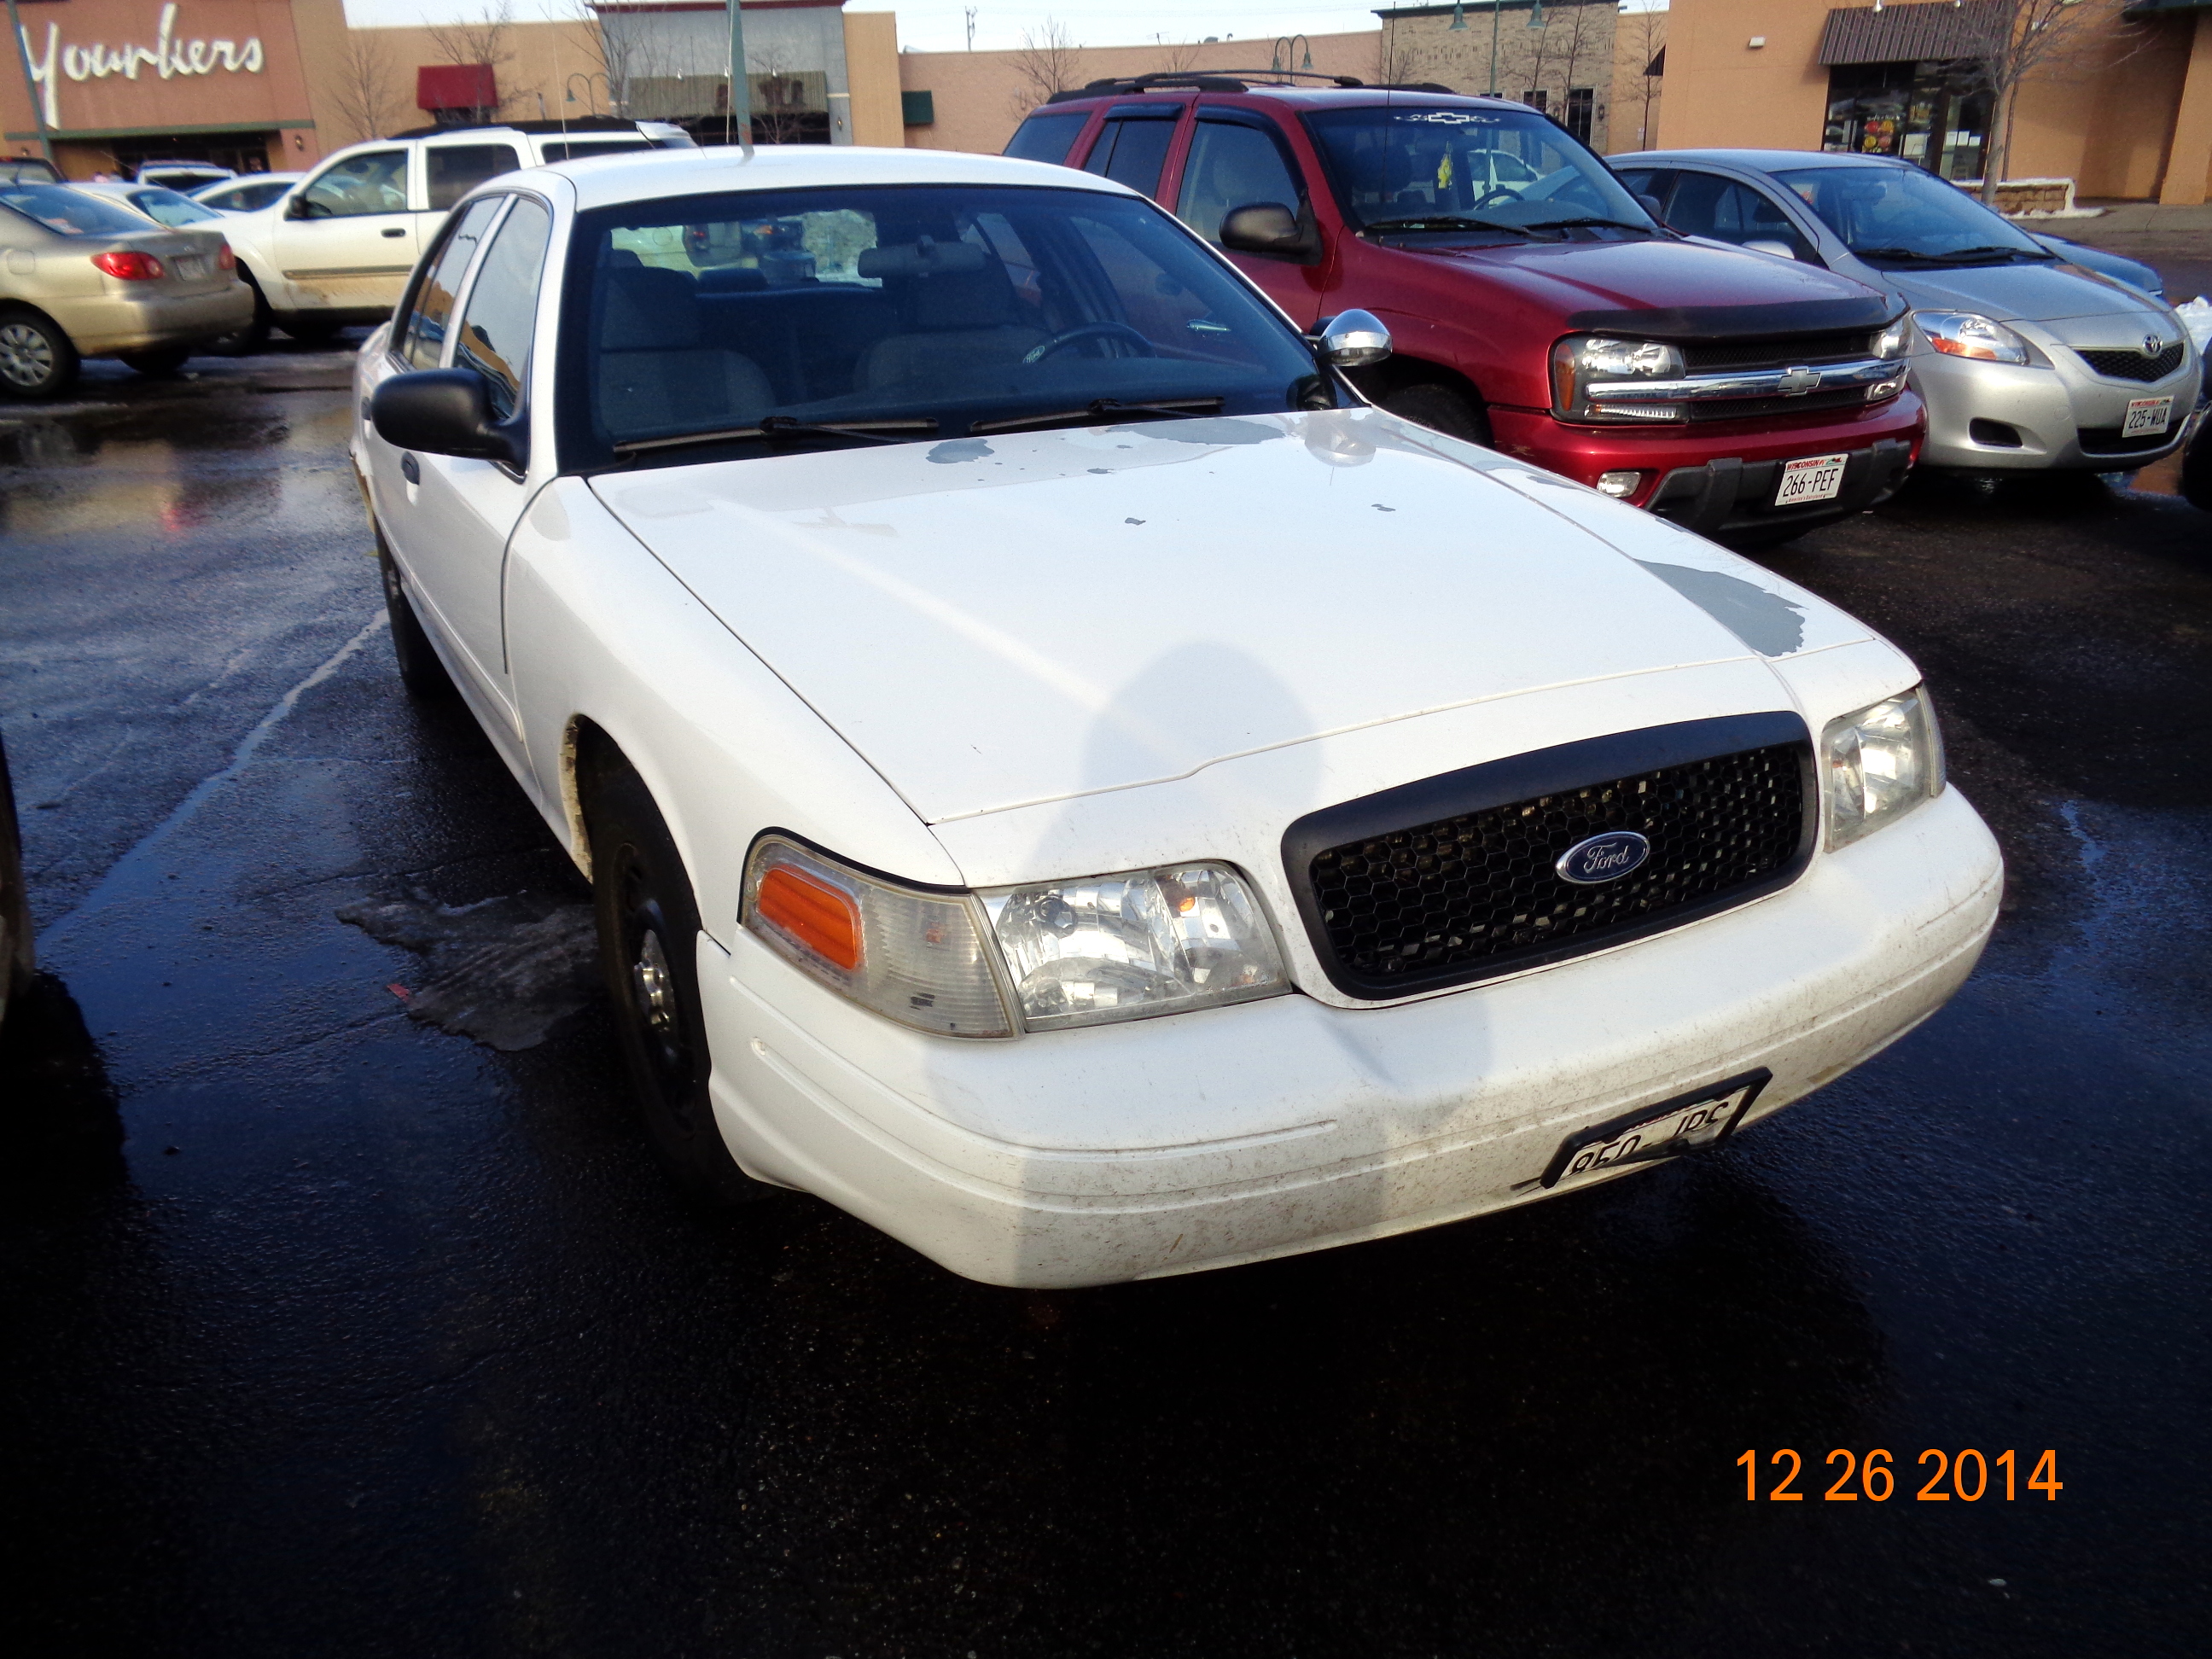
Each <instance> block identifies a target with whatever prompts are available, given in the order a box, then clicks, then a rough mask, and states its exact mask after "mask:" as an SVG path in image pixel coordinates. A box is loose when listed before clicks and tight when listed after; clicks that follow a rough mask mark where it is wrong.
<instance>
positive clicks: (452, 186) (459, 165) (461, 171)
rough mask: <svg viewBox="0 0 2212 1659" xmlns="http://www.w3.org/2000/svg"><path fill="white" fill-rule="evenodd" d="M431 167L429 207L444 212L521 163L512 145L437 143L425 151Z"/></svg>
mask: <svg viewBox="0 0 2212 1659" xmlns="http://www.w3.org/2000/svg"><path fill="white" fill-rule="evenodd" d="M424 159H425V161H427V162H428V166H429V169H430V210H431V211H432V212H434V213H443V212H444V211H445V210H447V208H449V207H451V206H453V204H454V203H456V202H458V201H459V200H460V199H461V197H464V196H465V195H467V194H468V193H469V192H470V191H472V190H474V189H475V188H476V187H477V185H480V184H482V183H483V181H484V180H485V179H496V178H498V177H499V175H500V174H501V173H513V171H514V170H515V169H516V168H517V167H520V166H521V165H522V158H521V157H520V155H516V154H515V153H514V146H513V145H512V144H439V145H434V146H433V147H432V148H431V149H428V151H426V152H425V155H424Z"/></svg>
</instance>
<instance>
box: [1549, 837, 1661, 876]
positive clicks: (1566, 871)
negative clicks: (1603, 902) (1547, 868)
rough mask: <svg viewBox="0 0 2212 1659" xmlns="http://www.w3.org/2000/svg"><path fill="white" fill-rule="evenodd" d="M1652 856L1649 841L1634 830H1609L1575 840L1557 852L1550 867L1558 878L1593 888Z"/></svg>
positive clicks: (1621, 874)
mask: <svg viewBox="0 0 2212 1659" xmlns="http://www.w3.org/2000/svg"><path fill="white" fill-rule="evenodd" d="M1650 856H1651V843H1650V842H1648V841H1646V840H1644V837H1643V836H1639V835H1638V834H1637V833H1636V831H1634V830H1633V829H1608V830H1607V831H1606V832H1605V834H1603V835H1601V836H1591V837H1590V838H1589V840H1588V841H1578V842H1576V843H1575V844H1574V845H1573V846H1572V847H1570V848H1567V850H1566V851H1565V852H1564V853H1562V854H1559V862H1558V863H1557V864H1554V865H1553V866H1552V867H1553V869H1554V870H1557V871H1558V872H1559V879H1560V880H1561V881H1571V882H1572V883H1574V884H1575V885H1576V886H1577V887H1595V886H1597V885H1598V884H1601V883H1602V882H1608V881H1619V880H1620V878H1622V877H1623V876H1625V875H1626V874H1627V873H1628V872H1630V871H1632V870H1633V869H1635V868H1636V867H1637V866H1638V865H1640V864H1642V863H1643V862H1644V860H1646V859H1648V858H1650Z"/></svg>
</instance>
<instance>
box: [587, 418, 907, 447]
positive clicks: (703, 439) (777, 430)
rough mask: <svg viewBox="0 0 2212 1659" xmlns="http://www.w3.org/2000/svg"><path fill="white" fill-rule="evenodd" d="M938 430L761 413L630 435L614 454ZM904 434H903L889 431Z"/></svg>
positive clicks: (894, 438) (900, 438) (897, 439)
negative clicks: (754, 422) (701, 427)
mask: <svg viewBox="0 0 2212 1659" xmlns="http://www.w3.org/2000/svg"><path fill="white" fill-rule="evenodd" d="M936 430H937V422H935V421H928V420H921V421H835V422H820V423H817V422H812V421H802V420H799V419H798V418H797V417H796V416H790V415H769V416H764V417H763V419H762V421H761V422H760V424H759V425H758V426H733V427H728V428H723V429H722V430H720V431H716V432H684V433H679V434H678V435H676V436H675V437H673V438H633V439H629V440H628V441H624V442H622V443H618V444H617V445H616V446H615V453H616V454H617V455H640V454H643V453H645V452H646V451H647V450H651V449H682V448H686V447H690V446H691V445H693V444H719V443H732V442H735V441H737V440H738V439H740V438H781V437H784V436H786V435H792V436H797V435H801V434H816V435H822V436H825V437H831V438H859V439H861V440H862V441H865V442H867V443H873V444H896V443H905V442H907V441H908V440H909V439H910V438H920V437H927V435H929V434H931V433H933V432H934V431H936Z"/></svg>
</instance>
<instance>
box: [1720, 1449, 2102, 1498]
mask: <svg viewBox="0 0 2212 1659" xmlns="http://www.w3.org/2000/svg"><path fill="white" fill-rule="evenodd" d="M1735 1461H1736V1465H1737V1467H1738V1468H1741V1469H1742V1471H1743V1495H1744V1498H1745V1500H1746V1501H1747V1502H1748V1503H1753V1504H1756V1503H1758V1502H1759V1500H1760V1498H1765V1500H1766V1501H1767V1502H1768V1503H1770V1504H1802V1503H1803V1502H1804V1501H1805V1498H1806V1495H1807V1494H1806V1493H1805V1492H1802V1491H1800V1490H1798V1486H1797V1477H1798V1476H1799V1475H1801V1474H1804V1472H1805V1460H1804V1459H1803V1458H1802V1457H1800V1456H1798V1455H1797V1454H1796V1452H1794V1451H1792V1450H1790V1448H1789V1447H1787V1446H1784V1448H1782V1449H1781V1450H1779V1451H1778V1452H1775V1453H1774V1454H1773V1455H1771V1456H1770V1457H1768V1459H1767V1460H1766V1462H1767V1464H1768V1468H1767V1470H1766V1473H1767V1474H1768V1475H1769V1476H1770V1477H1771V1484H1770V1485H1769V1486H1768V1487H1767V1489H1766V1490H1765V1492H1760V1491H1759V1473H1760V1470H1759V1453H1758V1452H1757V1451H1756V1450H1752V1451H1747V1452H1746V1453H1744V1455H1742V1456H1741V1457H1739V1458H1737V1459H1736V1460H1735ZM1827 1462H1828V1465H1829V1467H1830V1468H1836V1467H1837V1466H1838V1465H1840V1466H1841V1468H1842V1471H1843V1472H1842V1473H1841V1474H1838V1475H1837V1476H1836V1478H1835V1480H1833V1481H1832V1483H1831V1484H1830V1485H1829V1486H1828V1489H1827V1491H1826V1492H1823V1493H1821V1494H1820V1497H1821V1498H1822V1499H1823V1500H1824V1501H1825V1502H1827V1503H1830V1504H1856V1503H1857V1502H1858V1501H1859V1499H1860V1498H1865V1499H1866V1500H1867V1501H1868V1502H1869V1503H1872V1504H1886V1503H1887V1502H1888V1501H1889V1499H1890V1497H1891V1494H1893V1492H1896V1491H1897V1476H1896V1474H1895V1473H1894V1466H1895V1463H1896V1459H1894V1458H1893V1457H1892V1456H1891V1455H1890V1454H1889V1453H1888V1452H1887V1450H1885V1449H1882V1448H1881V1447H1879V1446H1877V1447H1875V1449H1873V1450H1872V1451H1869V1452H1868V1453H1867V1454H1866V1455H1864V1456H1861V1455H1859V1454H1858V1453H1857V1452H1855V1451H1850V1450H1849V1449H1845V1448H1844V1447H1841V1446H1838V1448H1836V1449H1835V1450H1833V1451H1832V1452H1830V1453H1829V1454H1828V1456H1827ZM1919 1463H1920V1468H1921V1470H1922V1471H1923V1473H1924V1472H1925V1471H1926V1470H1927V1468H1928V1467H1929V1465H1930V1464H1933V1465H1934V1466H1935V1473H1934V1474H1929V1476H1928V1479H1927V1480H1926V1481H1925V1482H1923V1484H1922V1486H1921V1487H1920V1490H1919V1492H1917V1494H1916V1496H1917V1499H1918V1501H1919V1502H1921V1503H1923V1504H1948V1503H1950V1502H1952V1501H1953V1500H1954V1499H1955V1500H1957V1501H1958V1502H1960V1503H1963V1504H1978V1503H1979V1502H1981V1500H1982V1498H1983V1496H1984V1494H1987V1495H1988V1496H1989V1497H1990V1498H1995V1497H1996V1495H1997V1494H1996V1490H1995V1487H1994V1484H1993V1483H1994V1481H1995V1480H1997V1479H2002V1481H2003V1483H2004V1501H2005V1502H2006V1503H2008V1504H2009V1503H2012V1502H2013V1501H2014V1500H2015V1498H2018V1497H2019V1495H2020V1492H2021V1486H2019V1484H2018V1481H2019V1468H2020V1462H2019V1457H2018V1455H2016V1454H2015V1453H2014V1452H2012V1451H2011V1450H2009V1449H2007V1450H2004V1451H2001V1452H1999V1453H1997V1454H1996V1455H1995V1456H1993V1457H1984V1456H1983V1455H1982V1454H1981V1453H1979V1452H1978V1451H1976V1450H1975V1449H1973V1448H1972V1446H1969V1447H1967V1448H1966V1449H1965V1450H1963V1451H1959V1452H1947V1451H1942V1450H1940V1449H1937V1448H1936V1447H1934V1446H1930V1447H1929V1449H1927V1450H1926V1451H1924V1452H1923V1453H1921V1454H1920V1458H1919ZM1811 1484H1812V1485H1814V1486H1818V1485H1819V1484H1820V1483H1819V1480H1817V1479H1816V1480H1814V1481H1813V1482H1812V1483H1811ZM1906 1484H1907V1485H1908V1486H1909V1485H1910V1484H1911V1482H1910V1481H1909V1480H1908V1481H1907V1483H1906ZM2025 1489H2026V1490H2027V1492H2041V1493H2042V1494H2043V1497H2044V1501H2045V1502H2046V1503H2054V1502H2056V1501H2057V1498H2058V1494H2059V1493H2060V1492H2062V1491H2063V1490H2064V1483H2063V1481H2061V1480H2059V1478H2058V1454H2057V1452H2055V1451H2046V1452H2045V1453H2044V1454H2043V1455H2041V1456H2040V1457H2039V1458H2037V1459H2036V1460H2035V1467H2034V1468H2033V1469H2031V1470H2030V1471H2029V1472H2028V1476H2027V1486H2026V1488H2025Z"/></svg>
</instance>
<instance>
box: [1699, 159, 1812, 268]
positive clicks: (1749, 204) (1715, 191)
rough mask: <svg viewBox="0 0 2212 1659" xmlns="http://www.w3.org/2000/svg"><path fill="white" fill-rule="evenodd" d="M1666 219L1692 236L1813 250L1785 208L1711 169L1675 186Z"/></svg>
mask: <svg viewBox="0 0 2212 1659" xmlns="http://www.w3.org/2000/svg"><path fill="white" fill-rule="evenodd" d="M1667 222H1668V224H1670V225H1672V226H1674V228H1675V229H1677V230H1679V231H1682V232H1684V233H1686V234H1689V235H1692V236H1710V237H1711V238H1713V239H1714V240H1716V241H1722V242H1749V241H1761V240H1763V241H1777V242H1786V243H1787V244H1788V245H1789V246H1790V252H1793V253H1795V254H1796V255H1797V257H1798V258H1806V257H1808V255H1809V254H1810V252H1812V250H1811V248H1810V247H1809V246H1808V245H1807V243H1806V241H1805V239H1804V237H1803V236H1802V235H1801V234H1799V233H1798V230H1797V228H1796V226H1795V225H1793V224H1791V223H1790V221H1789V219H1788V218H1787V217H1786V216H1784V213H1783V211H1782V210H1781V209H1780V208H1779V207H1778V206H1777V205H1775V204H1773V203H1771V202H1770V201H1768V200H1767V199H1766V198H1765V197H1763V196H1761V195H1759V192H1758V191H1753V190H1747V189H1746V188H1745V187H1744V186H1743V185H1739V184H1736V183H1734V182H1733V181H1731V180H1729V179H1723V178H1720V177H1718V176H1717V175H1716V174H1713V173H1684V174H1683V175H1682V181H1681V183H1680V185H1676V186H1675V189H1674V201H1673V202H1672V203H1671V204H1669V205H1668V210H1667Z"/></svg>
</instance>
